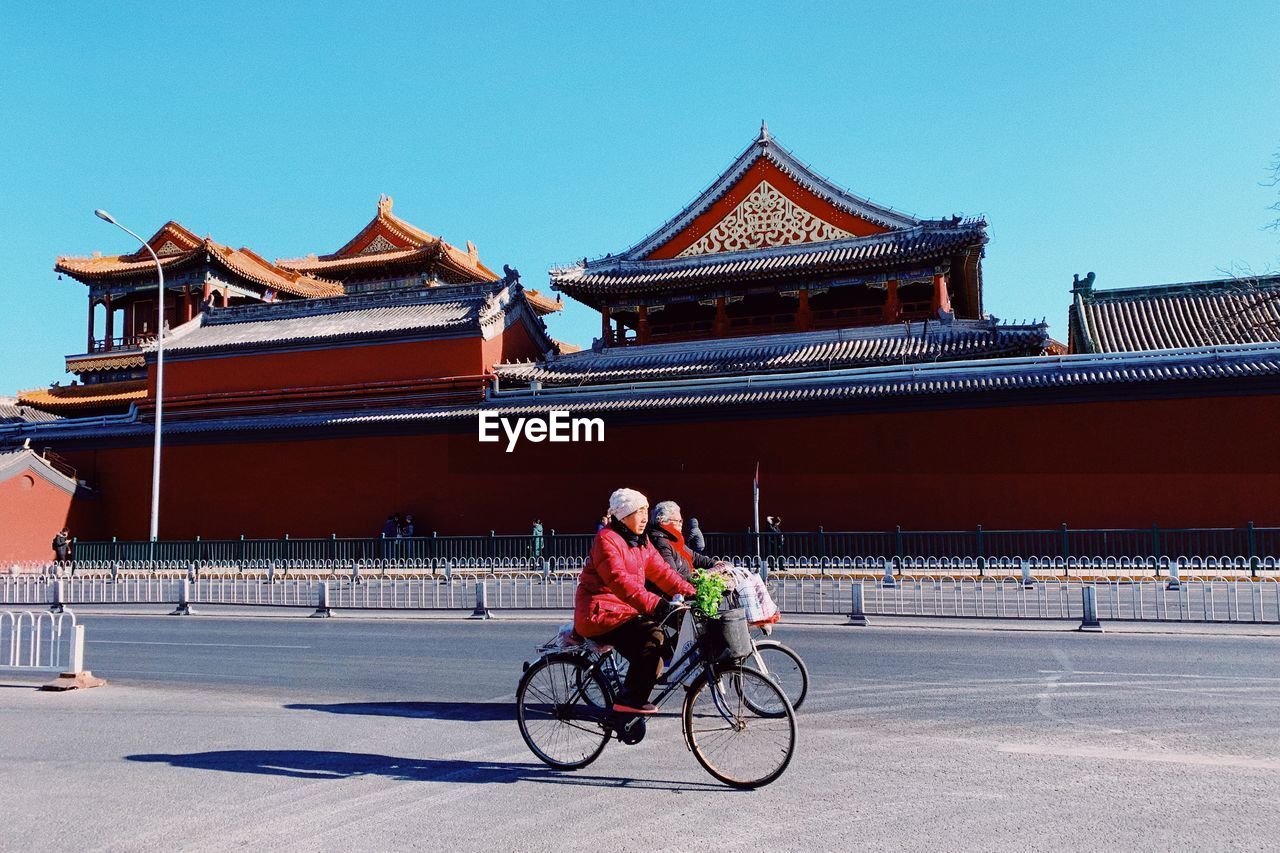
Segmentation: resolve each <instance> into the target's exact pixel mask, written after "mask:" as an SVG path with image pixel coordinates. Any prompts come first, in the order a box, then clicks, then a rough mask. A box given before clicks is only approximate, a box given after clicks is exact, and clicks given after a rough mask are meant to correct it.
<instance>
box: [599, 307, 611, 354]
mask: <svg viewBox="0 0 1280 853" xmlns="http://www.w3.org/2000/svg"><path fill="white" fill-rule="evenodd" d="M600 341H601V342H602V343H603V344H604V345H605V346H608V345H609V344H611V343H613V334H612V330H611V329H610V328H609V306H607V305H606V306H604V307H603V308H601V309H600Z"/></svg>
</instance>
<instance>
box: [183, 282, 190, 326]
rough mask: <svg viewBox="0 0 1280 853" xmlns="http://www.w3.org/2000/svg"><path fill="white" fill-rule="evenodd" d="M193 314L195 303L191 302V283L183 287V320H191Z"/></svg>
mask: <svg viewBox="0 0 1280 853" xmlns="http://www.w3.org/2000/svg"><path fill="white" fill-rule="evenodd" d="M192 316H193V305H192V302H191V285H189V284H188V285H187V286H186V287H184V288H182V322H184V323H189V322H191V317H192Z"/></svg>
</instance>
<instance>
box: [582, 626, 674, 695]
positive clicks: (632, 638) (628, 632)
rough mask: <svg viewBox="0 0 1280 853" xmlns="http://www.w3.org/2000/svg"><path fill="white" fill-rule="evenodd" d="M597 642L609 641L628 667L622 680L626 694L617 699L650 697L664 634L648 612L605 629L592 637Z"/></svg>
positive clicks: (659, 660)
mask: <svg viewBox="0 0 1280 853" xmlns="http://www.w3.org/2000/svg"><path fill="white" fill-rule="evenodd" d="M592 639H594V640H595V641H596V642H597V643H608V644H609V645H611V646H613V647H614V648H615V649H617V650H618V653H619V654H621V655H622V656H623V657H624V658H626V659H627V662H628V663H629V664H630V667H628V669H627V678H626V681H625V683H624V684H623V692H624V693H625V694H626V695H625V696H619V697H618V701H620V702H623V703H624V704H630V705H643V704H644V703H645V702H648V701H649V694H650V693H652V692H653V685H654V683H655V682H656V681H657V680H658V664H659V663H661V660H662V646H663V644H664V643H665V642H666V635H665V634H663V633H662V629H661V628H659V627H658V623H657V622H654V621H653V620H652V619H650V618H649V617H648V616H637V617H635V618H634V619H632V620H631V621H630V622H627V623H625V624H623V625H619V626H618V627H617V628H614V629H613V630H612V631H609V632H608V633H605V634H601V635H600V636H598V637H593V638H592Z"/></svg>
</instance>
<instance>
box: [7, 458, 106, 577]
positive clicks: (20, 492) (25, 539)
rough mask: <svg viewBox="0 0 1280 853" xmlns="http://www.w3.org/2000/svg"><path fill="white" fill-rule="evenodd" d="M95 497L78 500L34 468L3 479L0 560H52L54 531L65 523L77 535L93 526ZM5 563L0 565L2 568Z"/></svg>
mask: <svg viewBox="0 0 1280 853" xmlns="http://www.w3.org/2000/svg"><path fill="white" fill-rule="evenodd" d="M98 508H99V507H98V505H97V502H96V501H92V500H80V501H77V505H76V508H75V510H74V512H73V510H72V507H71V495H70V494H69V493H68V492H67V491H66V490H64V489H60V488H58V487H57V486H55V485H53V484H52V483H50V482H48V481H47V480H45V479H44V478H43V477H41V476H40V475H39V474H37V473H35V472H25V471H19V472H18V473H17V474H16V475H15V476H12V477H10V478H9V479H7V480H5V481H4V482H0V564H2V563H4V562H7V561H12V560H52V559H53V546H52V544H51V543H52V541H53V537H54V534H56V533H57V532H58V531H59V530H61V529H62V527H63V525H69V526H70V527H71V532H72V535H76V534H77V532H78V530H79V529H80V528H81V527H82V526H83V527H84V528H86V529H88V528H91V527H92V526H93V522H94V521H96V520H97V519H96V518H93V519H91V518H88V517H86V515H88V514H95V515H96V512H95V511H96V510H97V509H98ZM3 568H4V567H3V565H0V570H2V569H3Z"/></svg>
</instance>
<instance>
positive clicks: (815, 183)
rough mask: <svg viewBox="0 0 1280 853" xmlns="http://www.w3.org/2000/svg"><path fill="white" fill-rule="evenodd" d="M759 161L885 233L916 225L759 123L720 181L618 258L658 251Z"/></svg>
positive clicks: (637, 257)
mask: <svg viewBox="0 0 1280 853" xmlns="http://www.w3.org/2000/svg"><path fill="white" fill-rule="evenodd" d="M761 158H764V159H767V160H769V162H771V163H772V164H773V165H775V166H777V167H778V168H779V169H781V170H782V171H783V172H784V173H785V174H786V175H787V176H788V177H790V178H791V179H793V180H794V181H796V183H798V184H800V185H801V186H803V187H804V188H805V189H807V190H808V191H809V192H812V193H813V194H814V195H816V196H818V197H820V198H822V199H824V200H825V201H827V202H828V203H830V204H831V205H833V206H834V207H837V208H839V209H841V210H843V211H845V212H847V213H849V214H851V215H853V216H857V217H860V218H862V219H865V220H867V221H868V222H873V223H875V224H876V225H880V226H882V227H885V228H889V229H900V228H912V227H914V226H916V225H919V224H920V220H919V219H917V218H916V217H914V216H911V215H910V214H906V213H901V212H899V211H896V210H893V209H892V208H888V207H884V206H882V205H879V204H876V203H875V202H873V201H871V200H869V199H865V198H862V197H861V196H856V195H854V194H853V193H851V192H849V191H848V190H845V189H844V188H842V187H840V186H837V185H836V184H835V183H833V182H832V181H830V180H829V179H828V178H826V177H824V176H823V175H820V174H819V173H818V172H816V171H814V170H813V169H812V168H810V167H809V166H807V165H805V164H804V163H801V162H800V161H799V160H798V159H796V157H795V156H794V155H793V154H792V153H791V152H790V151H789V150H787V149H786V148H784V147H782V146H781V145H779V144H778V143H777V141H776V140H774V138H773V137H772V136H771V135H770V134H769V129H768V127H767V126H765V125H764V123H763V122H762V123H761V126H760V135H759V136H758V137H756V139H755V141H754V142H752V143H751V144H750V145H748V146H747V148H746V149H745V150H744V151H743V152H742V153H741V154H740V155H738V157H737V159H736V160H734V161H733V164H732V165H730V166H729V168H728V169H727V170H726V171H725V172H724V173H722V174H721V175H720V177H718V178H716V179H715V180H714V181H713V182H712V183H711V185H710V186H709V187H707V189H705V190H703V192H702V193H700V194H699V195H698V197H697V198H695V199H694V200H693V201H692V202H691V203H690V204H689V205H687V206H686V207H685V208H684V209H683V210H681V211H680V212H679V213H677V214H676V215H675V216H673V217H672V218H671V219H669V220H667V222H666V223H664V224H663V225H662V226H660V227H659V228H658V229H657V230H656V231H654V232H653V233H652V234H650V235H649V236H648V237H645V238H644V239H643V240H641V241H640V242H639V243H636V244H635V245H634V246H632V247H631V248H629V249H627V250H626V251H624V252H621V253H620V255H619V256H620V257H623V258H626V259H628V260H639V259H641V258H644V257H646V256H647V255H649V254H650V253H651V252H653V251H655V250H657V249H658V247H660V246H662V245H664V244H665V243H667V242H668V241H669V240H670V239H671V238H672V237H674V236H675V235H676V234H679V233H680V232H681V231H683V230H684V229H685V228H686V227H687V226H688V225H689V224H690V223H691V222H693V220H695V219H697V218H698V217H699V216H701V215H702V214H703V213H704V212H706V210H707V209H708V208H710V207H711V206H712V205H713V204H715V203H716V202H717V201H719V200H720V199H721V198H722V197H724V195H725V194H726V193H728V192H729V191H730V190H731V189H732V188H733V186H734V185H735V184H736V183H737V182H738V180H739V179H740V178H741V177H742V176H743V174H744V173H746V171H747V170H748V169H750V168H751V167H752V166H753V165H754V164H755V163H756V162H757V161H758V160H760V159H761Z"/></svg>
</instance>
